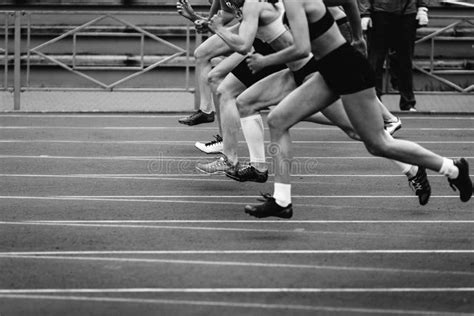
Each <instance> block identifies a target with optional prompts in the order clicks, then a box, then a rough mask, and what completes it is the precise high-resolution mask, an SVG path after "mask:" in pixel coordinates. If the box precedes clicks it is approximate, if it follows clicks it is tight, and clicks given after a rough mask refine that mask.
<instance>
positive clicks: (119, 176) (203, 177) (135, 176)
mask: <svg viewBox="0 0 474 316" xmlns="http://www.w3.org/2000/svg"><path fill="white" fill-rule="evenodd" d="M270 175H271V174H270ZM292 176H293V177H307V178H342V177H343V178H359V177H360V178H374V177H384V178H399V177H403V178H405V177H406V176H405V175H403V174H384V175H380V174H348V175H345V174H304V175H303V174H302V175H299V174H294V175H292ZM0 177H4V178H92V179H97V178H99V179H102V178H104V179H108V178H112V179H139V180H140V179H152V180H153V179H159V180H166V179H167V178H170V179H172V180H180V179H183V177H194V178H199V179H198V180H199V181H205V180H209V179H215V178H219V177H211V176H210V175H208V174H203V173H201V174H197V173H196V174H195V173H182V174H165V173H164V174H154V173H149V174H112V173H110V174H107V173H103V174H15V173H4V174H0ZM430 177H442V175H439V174H434V175H430ZM225 179H226V181H228V180H229V179H227V178H225ZM186 180H188V179H186ZM193 180H196V179H193Z"/></svg>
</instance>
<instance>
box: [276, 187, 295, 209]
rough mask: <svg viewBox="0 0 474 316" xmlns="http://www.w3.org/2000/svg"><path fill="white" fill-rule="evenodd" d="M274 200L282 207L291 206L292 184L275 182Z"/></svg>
mask: <svg viewBox="0 0 474 316" xmlns="http://www.w3.org/2000/svg"><path fill="white" fill-rule="evenodd" d="M273 190H274V191H273V198H274V199H275V201H276V203H277V204H278V205H280V206H281V207H286V206H288V205H289V204H291V184H285V183H277V182H275V185H274V189H273Z"/></svg>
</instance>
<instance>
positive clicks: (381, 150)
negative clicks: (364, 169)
mask: <svg viewBox="0 0 474 316" xmlns="http://www.w3.org/2000/svg"><path fill="white" fill-rule="evenodd" d="M364 145H365V147H366V148H367V150H368V151H369V153H371V154H372V155H374V156H378V157H385V156H387V154H388V153H389V151H390V145H389V143H388V142H387V140H385V139H382V138H381V139H371V140H365V141H364Z"/></svg>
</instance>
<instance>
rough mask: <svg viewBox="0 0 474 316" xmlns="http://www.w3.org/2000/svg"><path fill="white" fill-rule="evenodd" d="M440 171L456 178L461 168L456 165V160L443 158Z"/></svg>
mask: <svg viewBox="0 0 474 316" xmlns="http://www.w3.org/2000/svg"><path fill="white" fill-rule="evenodd" d="M439 173H441V174H442V175H444V176H447V177H448V178H449V179H456V178H457V177H458V176H459V169H458V167H456V166H455V165H454V161H453V160H451V159H448V158H443V164H442V165H441V169H439Z"/></svg>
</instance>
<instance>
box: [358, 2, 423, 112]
mask: <svg viewBox="0 0 474 316" xmlns="http://www.w3.org/2000/svg"><path fill="white" fill-rule="evenodd" d="M428 1H429V0H359V8H360V12H361V17H362V28H363V29H365V30H366V31H367V41H368V54H369V55H368V57H369V62H370V64H371V65H372V67H373V68H374V70H375V74H376V77H375V80H376V92H377V96H378V97H379V98H381V96H382V94H383V89H382V86H383V65H384V62H385V59H386V57H387V54H388V53H389V50H390V51H392V52H393V53H394V55H393V56H392V58H395V60H396V65H397V67H395V69H392V73H394V74H395V76H396V77H397V83H398V90H399V92H400V103H399V104H400V109H401V110H403V111H416V109H415V104H416V100H415V95H414V93H413V71H412V61H413V53H414V50H415V38H416V30H417V28H418V27H420V26H426V25H427V24H428V4H429V3H428ZM390 64H391V65H393V63H390Z"/></svg>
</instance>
